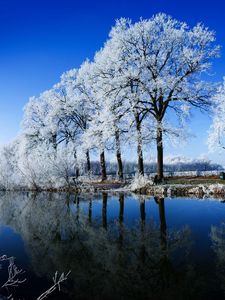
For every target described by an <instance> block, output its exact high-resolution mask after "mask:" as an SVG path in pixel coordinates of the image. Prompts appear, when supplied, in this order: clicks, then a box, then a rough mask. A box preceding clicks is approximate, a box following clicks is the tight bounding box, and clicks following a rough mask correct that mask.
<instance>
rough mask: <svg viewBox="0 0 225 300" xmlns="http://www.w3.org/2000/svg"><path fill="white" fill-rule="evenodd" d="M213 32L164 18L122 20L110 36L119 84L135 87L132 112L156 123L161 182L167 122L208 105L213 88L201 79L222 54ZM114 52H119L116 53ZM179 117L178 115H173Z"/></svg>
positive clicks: (200, 26) (162, 16) (161, 16)
mask: <svg viewBox="0 0 225 300" xmlns="http://www.w3.org/2000/svg"><path fill="white" fill-rule="evenodd" d="M214 42H215V35H214V32H212V31H209V30H208V28H206V27H204V25H202V24H197V25H196V26H195V27H193V28H190V27H188V25H187V24H186V23H183V22H179V21H177V20H175V19H172V18H171V17H169V16H167V15H165V14H158V15H156V16H153V17H152V18H151V19H149V20H142V19H141V20H140V21H139V22H137V23H134V24H132V23H131V21H130V20H127V19H120V20H119V21H117V23H116V26H115V27H114V28H113V29H112V31H111V33H110V40H109V43H110V46H111V48H112V55H114V60H115V61H116V64H117V66H118V67H117V69H118V72H117V74H118V77H117V80H118V82H121V85H122V86H123V87H124V88H127V87H128V86H129V87H131V88H132V89H133V90H134V91H135V92H136V91H138V97H137V95H135V96H136V97H135V99H136V104H134V109H138V110H139V111H141V115H139V117H140V116H141V118H142V117H143V116H145V114H147V115H149V116H150V117H151V119H153V120H154V124H155V125H154V129H155V139H156V144H157V162H158V179H159V180H160V181H161V180H162V179H163V133H164V130H165V129H166V128H165V127H164V126H165V125H164V121H165V120H166V119H168V118H169V117H170V118H172V120H173V119H174V117H175V116H178V119H182V117H183V115H186V112H187V110H188V109H190V108H191V107H197V108H200V109H205V108H206V107H207V106H208V105H210V96H211V93H212V92H213V86H212V85H210V84H208V83H207V82H205V81H203V80H202V79H201V74H202V73H203V72H206V71H207V70H208V69H209V68H210V62H211V60H212V59H213V58H215V57H217V56H218V52H219V47H218V46H216V45H214ZM113 47H115V48H116V50H114V49H113ZM174 113H175V114H174Z"/></svg>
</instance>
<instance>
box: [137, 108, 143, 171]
mask: <svg viewBox="0 0 225 300" xmlns="http://www.w3.org/2000/svg"><path fill="white" fill-rule="evenodd" d="M135 122H136V130H137V155H138V172H139V174H141V175H144V160H143V151H142V135H141V122H140V118H139V115H138V114H136V115H135Z"/></svg>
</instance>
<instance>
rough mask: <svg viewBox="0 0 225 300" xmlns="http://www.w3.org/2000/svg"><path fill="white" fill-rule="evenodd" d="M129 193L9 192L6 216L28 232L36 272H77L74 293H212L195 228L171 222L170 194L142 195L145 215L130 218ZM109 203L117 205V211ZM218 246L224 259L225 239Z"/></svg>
mask: <svg viewBox="0 0 225 300" xmlns="http://www.w3.org/2000/svg"><path fill="white" fill-rule="evenodd" d="M126 197H127V196H126V195H124V194H123V193H118V194H116V195H113V196H112V195H108V194H107V193H102V194H101V195H66V194H46V193H41V194H31V193H23V194H19V195H18V194H12V193H6V194H2V195H1V196H0V220H1V223H2V224H6V225H9V226H10V227H12V228H13V229H14V230H15V231H16V232H18V233H19V234H20V235H21V236H22V238H23V240H24V242H25V247H26V252H27V254H28V256H29V258H30V261H31V267H32V270H33V272H34V273H35V274H36V275H38V276H40V277H45V276H46V277H49V278H50V277H52V274H54V272H55V271H56V270H58V271H59V272H63V271H68V270H71V280H70V282H69V283H68V284H67V285H66V286H65V287H64V292H65V293H66V294H67V297H68V299H70V298H71V299H207V293H209V290H208V288H207V282H205V281H204V276H203V275H202V273H201V272H198V270H197V266H196V264H195V262H194V261H193V259H192V257H191V245H192V241H191V240H192V235H191V231H190V228H188V227H187V226H184V227H182V228H179V230H178V229H171V228H168V226H167V223H168V222H167V220H166V209H165V202H166V200H165V199H164V198H159V197H155V198H154V199H151V200H149V199H147V198H145V197H143V196H140V197H137V196H136V198H137V201H138V205H139V209H140V218H139V220H136V221H135V222H133V223H130V222H129V221H125V218H126V217H127V215H126V209H128V208H130V207H129V205H130V204H129V199H127V198H126ZM146 201H154V202H155V207H156V208H157V210H158V219H159V224H157V223H156V222H154V221H152V220H150V219H147V217H146V215H147V213H148V212H147V211H146V203H147V202H146ZM110 203H112V204H113V205H114V206H116V205H118V211H117V212H116V213H117V217H113V216H112V213H111V210H112V206H110ZM125 204H126V205H127V206H126V205H125ZM114 206H113V207H114ZM215 232H216V230H214V229H212V234H211V237H212V239H213V240H215V239H216V236H217V235H216V233H215ZM214 244H215V249H220V250H215V252H216V255H217V257H220V255H221V253H222V251H224V243H220V248H218V246H217V243H214ZM221 249H222V250H221ZM223 253H224V252H223ZM218 261H221V258H220V259H219V258H218ZM222 263H224V261H223V260H222ZM218 268H219V263H218ZM220 280H221V282H222V281H223V280H224V278H220ZM219 296H221V294H219ZM63 299H66V298H65V297H64V298H63ZM209 299H210V298H209ZM218 299H219V298H218Z"/></svg>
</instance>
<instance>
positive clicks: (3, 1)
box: [0, 0, 225, 165]
mask: <svg viewBox="0 0 225 300" xmlns="http://www.w3.org/2000/svg"><path fill="white" fill-rule="evenodd" d="M158 12H165V13H167V14H170V15H172V16H173V17H174V18H177V19H179V20H182V21H186V22H187V23H188V24H189V25H190V26H192V25H195V24H196V23H197V22H203V23H204V24H205V25H206V26H208V27H209V28H210V29H212V30H214V31H216V36H217V42H218V43H219V44H220V45H222V51H221V58H219V59H218V60H217V61H215V63H214V68H213V71H212V77H211V79H212V80H215V81H221V80H222V78H223V76H224V75H225V47H224V46H225V1H223V0H214V1H212V0H195V1H194V0H182V1H181V0H138V1H137V0H108V1H106V0H105V1H102V0H86V1H85V0H82V1H81V0H74V1H72V0H45V1H43V0H32V1H31V0H30V1H28V0H0V85H1V92H0V108H1V109H0V144H3V143H6V142H8V141H9V140H11V139H12V138H14V137H15V136H16V135H17V132H18V131H19V126H20V122H21V119H22V109H23V106H24V105H25V103H26V102H27V100H28V98H29V97H30V96H33V95H38V94H39V93H40V92H42V91H44V90H46V89H48V88H50V87H51V86H52V85H53V84H54V83H56V82H57V81H58V80H59V77H60V74H61V73H62V72H64V71H66V70H68V69H70V68H73V67H79V65H80V64H81V63H82V61H83V60H84V59H86V58H87V57H88V58H92V57H93V55H94V53H95V52H96V51H97V50H98V49H99V48H100V47H101V46H102V45H103V43H104V41H105V40H106V38H107V36H108V33H109V30H110V28H111V27H112V26H113V24H114V21H115V19H117V18H120V17H129V18H131V19H133V20H138V19H139V18H140V17H144V18H149V17H151V16H152V15H153V14H155V13H158ZM209 125H210V119H209V118H208V117H207V116H203V115H201V114H199V113H195V114H194V117H193V119H192V122H191V124H190V126H191V128H192V132H193V133H194V134H195V135H196V138H192V139H191V141H190V142H188V145H186V146H182V147H180V148H176V149H174V148H170V147H168V148H167V149H166V155H168V154H174V155H176V154H183V155H185V156H189V157H198V156H200V155H201V154H205V153H207V151H208V150H207V146H206V138H207V130H208V128H209ZM196 129H197V130H196ZM207 155H208V154H207ZM208 157H209V158H211V159H213V160H214V161H218V162H220V163H222V164H224V165H225V153H224V155H219V154H213V155H212V154H210V155H208ZM223 157H224V158H223Z"/></svg>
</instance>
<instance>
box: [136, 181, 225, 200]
mask: <svg viewBox="0 0 225 300" xmlns="http://www.w3.org/2000/svg"><path fill="white" fill-rule="evenodd" d="M131 191H132V192H133V193H135V194H140V195H151V196H162V197H179V196H186V197H192V196H194V197H197V198H202V197H207V196H208V197H210V196H214V197H220V198H225V184H187V185H186V184H174V185H171V184H169V185H167V184H164V185H146V186H143V187H140V188H136V189H134V190H131Z"/></svg>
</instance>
